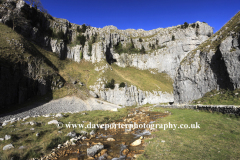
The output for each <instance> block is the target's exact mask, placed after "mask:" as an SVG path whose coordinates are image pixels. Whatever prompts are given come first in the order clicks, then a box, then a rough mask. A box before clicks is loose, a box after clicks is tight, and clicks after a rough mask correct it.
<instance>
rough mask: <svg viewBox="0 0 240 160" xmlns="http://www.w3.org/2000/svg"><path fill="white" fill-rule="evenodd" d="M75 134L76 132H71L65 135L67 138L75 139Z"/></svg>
mask: <svg viewBox="0 0 240 160" xmlns="http://www.w3.org/2000/svg"><path fill="white" fill-rule="evenodd" d="M76 135H77V134H76V132H74V131H72V132H69V133H68V134H67V136H68V137H75V136H76Z"/></svg>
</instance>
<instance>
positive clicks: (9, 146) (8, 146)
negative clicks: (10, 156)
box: [3, 144, 14, 151]
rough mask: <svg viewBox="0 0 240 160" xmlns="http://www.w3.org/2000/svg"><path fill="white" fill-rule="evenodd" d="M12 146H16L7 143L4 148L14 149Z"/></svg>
mask: <svg viewBox="0 0 240 160" xmlns="http://www.w3.org/2000/svg"><path fill="white" fill-rule="evenodd" d="M12 148H14V146H13V145H12V144H8V145H5V146H4V147H3V150H4V151H5V150H9V149H12Z"/></svg>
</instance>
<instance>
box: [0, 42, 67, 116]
mask: <svg viewBox="0 0 240 160" xmlns="http://www.w3.org/2000/svg"><path fill="white" fill-rule="evenodd" d="M30 45H31V46H30V47H29V48H28V53H30V54H32V57H31V58H29V59H28V61H27V62H26V61H19V62H12V61H10V60H8V59H7V58H1V57H0V117H3V116H6V115H12V114H16V113H21V112H23V111H27V110H29V109H32V108H35V107H37V106H39V105H43V104H44V103H47V102H49V101H51V100H52V99H53V92H52V88H51V87H52V84H53V83H56V81H57V83H58V84H59V82H61V84H62V86H63V85H64V84H65V82H66V81H65V80H64V79H63V77H61V76H60V75H59V74H58V68H57V67H56V66H55V65H54V64H53V63H52V62H51V61H50V60H48V59H47V58H46V57H45V56H44V55H43V54H42V53H41V52H40V51H38V50H37V48H35V46H34V45H33V44H30ZM43 62H45V64H43ZM46 64H47V65H48V67H51V68H52V71H53V72H52V73H51V74H49V73H48V72H49V70H48V69H47V68H42V65H46ZM20 108H22V109H20ZM18 109H20V110H18ZM12 111H14V112H12Z"/></svg>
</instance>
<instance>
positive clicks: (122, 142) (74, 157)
mask: <svg viewBox="0 0 240 160" xmlns="http://www.w3.org/2000/svg"><path fill="white" fill-rule="evenodd" d="M167 115H168V113H160V112H150V111H148V108H138V109H134V110H132V111H131V112H130V113H129V114H128V116H127V117H126V118H124V119H121V120H119V121H116V122H115V123H116V124H119V123H120V124H134V123H135V124H138V125H139V124H144V123H145V124H151V123H154V121H155V120H156V119H158V118H162V117H165V116H167ZM141 136H142V137H143V139H141V140H139V141H140V142H141V144H139V145H137V146H131V145H130V144H131V143H133V142H134V141H136V140H138V139H140V137H141ZM150 136H151V130H150V129H149V128H141V129H139V128H132V129H129V128H121V129H120V128H116V129H108V130H105V129H98V130H97V133H96V134H95V135H94V136H93V137H91V138H90V137H88V138H87V139H85V140H81V141H79V142H77V143H76V145H74V146H69V147H67V148H61V149H59V150H57V151H55V152H54V156H52V158H51V159H58V160H83V159H96V160H105V159H111V160H124V159H127V160H128V159H129V160H130V159H132V158H134V157H136V156H138V155H139V154H142V153H143V152H144V147H145V144H144V139H146V138H149V137H150ZM142 137H141V138H142ZM108 138H112V139H111V140H114V141H108V140H107V139H108ZM96 144H101V145H104V149H102V150H101V151H98V153H96V154H95V155H94V156H93V157H90V156H88V155H87V149H88V148H90V147H91V146H94V145H96Z"/></svg>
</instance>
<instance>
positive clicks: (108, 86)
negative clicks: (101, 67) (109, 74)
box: [105, 79, 115, 89]
mask: <svg viewBox="0 0 240 160" xmlns="http://www.w3.org/2000/svg"><path fill="white" fill-rule="evenodd" d="M105 88H111V89H114V88H115V80H114V79H112V80H111V82H108V83H107V84H105Z"/></svg>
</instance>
